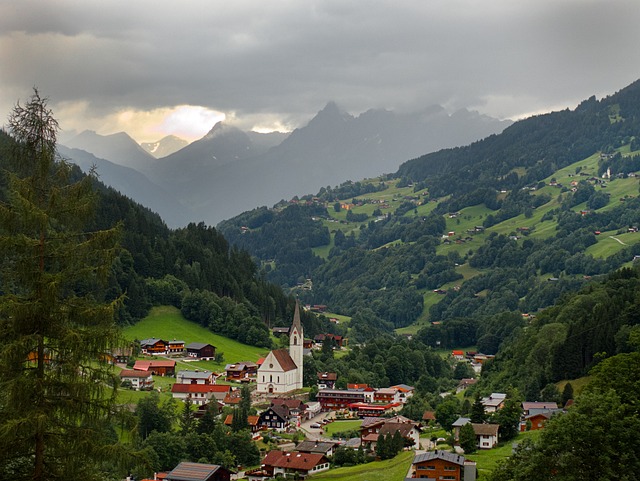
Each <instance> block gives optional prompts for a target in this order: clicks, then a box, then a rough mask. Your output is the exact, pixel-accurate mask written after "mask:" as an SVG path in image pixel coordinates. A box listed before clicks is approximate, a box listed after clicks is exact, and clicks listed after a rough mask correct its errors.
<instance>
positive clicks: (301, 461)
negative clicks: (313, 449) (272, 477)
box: [262, 451, 329, 471]
mask: <svg viewBox="0 0 640 481" xmlns="http://www.w3.org/2000/svg"><path fill="white" fill-rule="evenodd" d="M328 462H329V461H328V460H327V458H326V457H325V456H324V455H323V454H316V453H299V452H296V451H292V452H290V453H287V452H283V451H269V453H268V454H267V455H266V457H265V458H264V461H262V464H264V465H266V466H273V467H276V468H284V469H294V470H300V471H309V470H311V469H313V468H314V467H316V466H317V465H318V464H322V463H328Z"/></svg>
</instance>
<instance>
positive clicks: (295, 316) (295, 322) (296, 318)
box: [289, 299, 302, 332]
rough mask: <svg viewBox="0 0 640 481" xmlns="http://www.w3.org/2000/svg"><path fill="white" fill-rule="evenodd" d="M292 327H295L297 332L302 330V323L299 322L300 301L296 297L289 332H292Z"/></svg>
mask: <svg viewBox="0 0 640 481" xmlns="http://www.w3.org/2000/svg"><path fill="white" fill-rule="evenodd" d="M294 329H297V330H298V332H302V323H301V322H300V303H299V302H298V299H296V307H295V309H294V311H293V324H291V330H290V331H289V332H293V330H294Z"/></svg>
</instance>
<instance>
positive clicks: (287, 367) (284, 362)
mask: <svg viewBox="0 0 640 481" xmlns="http://www.w3.org/2000/svg"><path fill="white" fill-rule="evenodd" d="M271 354H273V356H274V357H275V358H276V361H278V364H280V367H282V370H283V371H284V372H287V371H293V370H294V369H298V366H296V363H295V362H294V360H293V359H292V358H291V356H290V355H289V351H287V350H286V349H276V350H275V351H271Z"/></svg>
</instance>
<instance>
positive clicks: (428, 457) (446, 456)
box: [412, 451, 466, 466]
mask: <svg viewBox="0 0 640 481" xmlns="http://www.w3.org/2000/svg"><path fill="white" fill-rule="evenodd" d="M434 459H442V460H443V461H448V462H450V463H453V464H457V465H458V466H464V462H465V461H466V459H465V457H464V456H460V455H459V454H454V453H450V452H448V451H427V452H426V453H421V454H416V457H415V458H413V463H412V464H418V463H424V462H425V461H433V460H434Z"/></svg>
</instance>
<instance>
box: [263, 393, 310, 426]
mask: <svg viewBox="0 0 640 481" xmlns="http://www.w3.org/2000/svg"><path fill="white" fill-rule="evenodd" d="M271 406H272V407H273V406H286V407H287V408H288V409H289V421H290V422H295V423H296V424H297V423H300V422H302V421H304V420H306V419H307V405H306V404H305V403H304V402H302V401H301V400H300V399H283V398H275V399H272V400H271Z"/></svg>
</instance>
